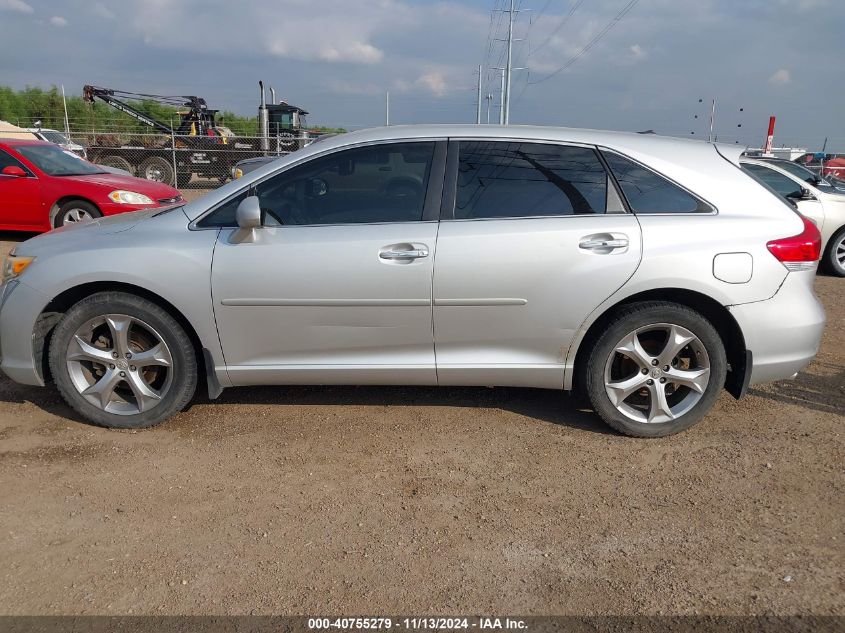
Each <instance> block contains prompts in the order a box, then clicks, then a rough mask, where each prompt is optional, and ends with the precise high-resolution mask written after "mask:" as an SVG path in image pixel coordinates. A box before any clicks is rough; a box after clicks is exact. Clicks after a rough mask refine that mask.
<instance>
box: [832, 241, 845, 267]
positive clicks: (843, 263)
mask: <svg viewBox="0 0 845 633" xmlns="http://www.w3.org/2000/svg"><path fill="white" fill-rule="evenodd" d="M834 251H835V253H834V258H835V259H836V261H837V263H838V264H839V268H841V269H842V270H845V235H843V236H842V239H840V240H839V243H838V244H835V245H834Z"/></svg>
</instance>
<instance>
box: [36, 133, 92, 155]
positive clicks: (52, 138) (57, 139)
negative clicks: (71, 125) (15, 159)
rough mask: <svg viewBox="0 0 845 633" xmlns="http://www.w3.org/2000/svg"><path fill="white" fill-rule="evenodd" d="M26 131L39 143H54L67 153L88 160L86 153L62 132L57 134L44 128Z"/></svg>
mask: <svg viewBox="0 0 845 633" xmlns="http://www.w3.org/2000/svg"><path fill="white" fill-rule="evenodd" d="M26 131H27V132H31V133H32V134H35V136H36V137H37V138H38V139H39V140H41V141H47V142H48V143H55V144H56V145H58V146H59V147H61V148H62V149H66V150H68V151H69V152H73V153H74V154H76V155H77V156H81V157H82V158H88V152H87V151H86V150H85V148H84V147H83V146H82V145H80V144H79V143H74V142H73V141H72V140H70V139H69V138H68V137H67V136H66V135H65V134H64V132H59V131H58V130H50V129H48V128H44V127H30V128H27V129H26Z"/></svg>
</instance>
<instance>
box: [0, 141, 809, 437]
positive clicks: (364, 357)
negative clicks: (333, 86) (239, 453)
mask: <svg viewBox="0 0 845 633" xmlns="http://www.w3.org/2000/svg"><path fill="white" fill-rule="evenodd" d="M739 153H740V150H739V149H738V148H737V147H736V146H732V145H727V146H721V145H718V146H717V145H713V144H708V143H702V142H697V141H688V140H682V139H674V138H665V137H658V136H654V135H639V134H627V133H616V132H599V131H595V130H572V129H558V128H541V127H518V126H507V127H497V126H408V127H402V126H396V127H389V128H382V129H376V130H365V131H361V132H355V133H351V134H345V135H342V136H337V137H335V138H333V139H328V140H326V141H324V142H321V143H318V144H315V145H312V146H310V147H308V148H305V149H303V150H301V151H299V152H296V153H294V154H291V155H290V156H287V157H285V158H284V159H281V160H278V161H275V162H273V163H271V164H268V165H265V166H264V167H262V168H261V169H258V170H256V171H254V172H252V173H250V174H248V175H246V176H244V177H243V178H242V179H240V180H237V181H234V182H231V183H229V184H226V185H224V186H223V187H221V188H219V189H217V190H216V191H213V192H211V193H209V194H207V195H206V196H205V197H203V198H201V199H200V200H198V201H195V202H192V203H190V204H187V205H185V206H183V207H180V208H177V209H173V210H171V211H169V212H167V213H149V212H147V213H143V212H142V213H136V214H127V215H124V216H121V217H116V218H108V219H104V220H100V221H98V222H94V223H88V224H86V225H81V226H78V227H75V228H73V229H70V230H64V231H57V232H52V233H48V234H46V235H43V236H39V237H36V238H34V239H31V240H29V241H27V242H24V243H22V244H20V245H19V246H18V247H17V248H16V249H15V252H13V253H12V254H11V255H10V257H9V260H8V263H7V265H6V268H5V270H6V275H5V285H4V287H3V288H2V290H0V297H2V298H3V304H2V308H0V338H2V341H3V357H2V369H3V371H4V372H5V373H6V374H7V375H8V376H9V377H11V378H12V379H13V380H15V381H18V382H21V383H24V384H31V385H43V384H44V383H45V380H46V379H47V376H45V373H44V371H43V368H44V366H45V363H47V362H48V361H49V366H50V377H51V379H52V380H53V381H54V382H55V384H56V385H57V387H58V389H59V391H60V393H61V394H62V396H63V397H64V398H65V399H66V400H67V402H68V403H69V404H70V405H71V406H72V407H74V409H76V411H78V412H79V413H80V415H82V416H83V417H84V418H86V419H87V420H90V421H91V422H93V423H94V424H99V425H104V426H110V427H118V428H140V427H147V426H151V425H154V424H157V423H159V422H161V421H162V420H164V419H166V418H168V417H169V416H171V415H173V414H174V413H176V412H177V411H180V410H181V409H182V408H183V407H185V406H186V404H187V403H188V402H189V401H190V400H191V398H192V397H193V394H194V391H195V389H196V386H197V382H198V379H199V377H200V374H201V372H205V376H204V378H205V380H206V382H207V385H208V392H209V394H210V396H211V397H212V398H215V397H217V396H218V395H219V393H220V392H221V390H222V388H224V387H230V386H239V385H256V384H274V385H283V384H354V385H366V384H393V385H395V384H400V385H432V386H434V385H443V386H460V385H484V386H520V387H536V388H548V389H578V390H582V391H583V392H585V393H586V394H587V396H588V397H589V398H590V401H591V402H592V405H593V408H594V409H595V411H596V412H597V413H598V415H600V416H601V417H602V418H603V419H604V420H605V421H606V422H607V423H608V424H610V425H611V426H612V427H613V428H615V429H617V430H619V431H621V432H623V433H627V434H629V435H634V436H641V437H657V436H663V435H669V434H672V433H677V432H679V431H681V430H683V429H686V428H688V427H690V426H692V425H693V424H695V423H696V422H697V421H698V420H699V419H701V418H702V417H703V416H704V415H705V414H706V413H707V412H708V411H709V410H710V408H711V407H712V406H713V403H714V402H715V400H716V398H717V397H718V396H719V393H720V392H721V390H722V389H723V388H725V389H727V390H728V391H730V392H731V393H732V394H734V395H735V396H736V397H741V396H742V395H743V394H744V393H745V391H746V389H747V387H748V385H752V384H757V383H761V382H767V381H772V380H780V379H783V378H789V377H791V376H794V375H795V373H796V372H798V371H800V370H801V369H802V368H803V367H805V366H806V365H807V364H808V363H809V362H810V360H811V359H812V358H813V356H814V355H815V354H816V352H817V350H818V346H819V341H820V339H821V335H822V330H823V327H824V320H825V319H824V312H823V310H822V307H821V305H820V303H819V302H818V300H817V299H816V297H815V295H814V293H813V283H814V278H815V270H816V266H817V263H818V257H819V248H820V244H821V238H820V235H819V231H818V229H817V228H816V226H815V225H814V224H813V223H812V222H810V221H809V220H807V219H806V218H803V217H802V216H800V215H799V214H798V213H796V212H795V211H794V210H793V209H792V208H790V207H789V206H788V205H787V204H785V202H784V201H783V199H782V198H780V197H779V196H777V195H776V194H774V193H773V192H772V191H771V190H770V189H768V188H766V187H764V186H761V185H760V183H759V182H758V181H756V180H755V179H753V178H751V177H749V176H748V175H747V174H746V173H745V172H743V170H741V169H740V168H739ZM562 406H563V405H562Z"/></svg>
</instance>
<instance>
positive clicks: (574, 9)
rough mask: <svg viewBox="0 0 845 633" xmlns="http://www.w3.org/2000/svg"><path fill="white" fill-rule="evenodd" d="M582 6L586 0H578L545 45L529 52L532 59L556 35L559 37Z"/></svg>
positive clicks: (545, 41)
mask: <svg viewBox="0 0 845 633" xmlns="http://www.w3.org/2000/svg"><path fill="white" fill-rule="evenodd" d="M582 4H584V0H576V2H575V4H573V5H572V8H571V9H570V10H569V13H567V14H566V15H565V16H564V17H563V20H561V21H560V24H558V25H557V27H556V28H555V30H554V31H552V32H551V34H550V35H549V36H548V37H547V38H546V39H545V40H543V43H542V44H540V45H539V46H538V47H537V48H535V49H534V50H533V51H531V50H529V51H528V56H529V57H531V55H532V54H534V53H536V52H537V51H539V50H540V49H541V48H543V47H544V46H545V45H546V44H548V43H549V42H551V41H552V38H553V37H554V36H555V35H557V34H558V33H560V30H561V29H562V28H563V27H564V26H566V23H567V22H569V18H571V17H572V14H573V13H575V12H576V11H577V10H578V7H580V6H581V5H582Z"/></svg>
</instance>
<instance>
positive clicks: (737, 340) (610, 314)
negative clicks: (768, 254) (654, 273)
mask: <svg viewBox="0 0 845 633" xmlns="http://www.w3.org/2000/svg"><path fill="white" fill-rule="evenodd" d="M643 301H666V302H668V303H676V304H678V305H682V306H686V307H688V308H691V309H693V310H695V311H696V312H698V313H700V314H701V315H703V316H704V317H705V318H706V319H707V320H708V321H710V323H712V324H713V327H715V328H716V331H717V332H718V333H719V336H720V337H721V339H722V343H723V344H724V346H725V354H726V355H727V359H728V376H727V378H726V380H725V386H726V388H727V389H728V390H729V391H730V392H731V393H732V394H733V395H734V396H736V397H739V394H740V393H741V388H742V385H743V379H744V377H745V372H746V371H750V368H749V367H746V352H745V337H744V336H743V334H742V330H741V329H740V327H739V325H738V324H737V322H736V319H734V318H733V315H732V314H731V313H730V311H729V310H728V309H727V308H726V307H725V306H723V305H722V304H721V303H719V302H718V301H716V300H715V299H713V298H711V297H708V296H707V295H704V294H701V293H700V292H695V291H694V290H685V289H683V288H661V289H657V290H647V291H645V292H640V293H638V294H635V295H632V296H630V297H627V298H625V299H624V300H622V301H620V302H619V303H617V304H615V305H613V306H611V307H610V308H608V309H607V310H605V312H604V313H603V314H602V315H601V316H600V317H599V318H598V319H596V321H595V322H594V323H593V324H592V325H591V326H590V327H589V329H588V330H587V333H586V334H585V335H584V339H583V340H582V341H581V344H580V345H579V347H578V353H577V354H576V355H575V367H574V383H573V386H574V388H575V389H576V390H578V391H581V392H582V393H583V386H584V368H585V366H586V364H587V360H588V358H589V354H590V350H592V348H593V344H594V343H595V342H596V341H597V340H598V338H599V336H601V333H602V332H603V331H604V330H605V329H606V327H607V325H608V324H609V323H610V321H611V320H612V319H613V318H614V316H616V313H617V311H618V310H619V308H621V307H622V306H626V305H630V304H632V303H641V302H643Z"/></svg>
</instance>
